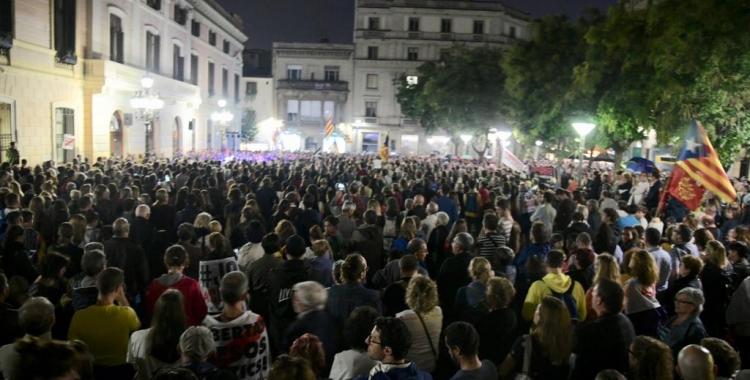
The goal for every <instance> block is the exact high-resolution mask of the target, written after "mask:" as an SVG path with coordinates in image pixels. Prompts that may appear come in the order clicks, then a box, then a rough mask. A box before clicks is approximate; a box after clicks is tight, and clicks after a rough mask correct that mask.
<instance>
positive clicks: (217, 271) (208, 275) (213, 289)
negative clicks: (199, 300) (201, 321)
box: [198, 257, 239, 314]
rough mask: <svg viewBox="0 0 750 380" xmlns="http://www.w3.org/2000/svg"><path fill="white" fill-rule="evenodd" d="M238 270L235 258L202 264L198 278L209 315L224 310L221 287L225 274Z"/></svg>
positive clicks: (202, 262) (203, 262)
mask: <svg viewBox="0 0 750 380" xmlns="http://www.w3.org/2000/svg"><path fill="white" fill-rule="evenodd" d="M236 270H239V266H238V265H237V259H236V258H234V257H228V258H226V259H221V260H210V261H201V262H200V267H199V271H198V277H199V278H200V283H201V291H202V292H203V299H204V300H205V301H206V306H208V313H209V314H218V313H221V311H222V310H223V309H224V303H223V302H222V301H221V292H220V291H219V285H221V279H222V278H223V277H224V275H225V274H227V273H229V272H233V271H236Z"/></svg>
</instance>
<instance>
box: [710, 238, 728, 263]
mask: <svg viewBox="0 0 750 380" xmlns="http://www.w3.org/2000/svg"><path fill="white" fill-rule="evenodd" d="M704 261H705V262H706V264H714V265H716V266H717V267H719V268H722V269H723V268H726V267H727V251H726V249H724V246H723V245H722V244H721V243H719V242H718V241H716V240H711V241H709V242H708V244H706V258H705V260H704Z"/></svg>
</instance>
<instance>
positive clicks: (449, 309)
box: [437, 252, 473, 324]
mask: <svg viewBox="0 0 750 380" xmlns="http://www.w3.org/2000/svg"><path fill="white" fill-rule="evenodd" d="M472 258H473V257H472V256H471V254H469V253H468V252H461V253H459V254H457V255H454V256H451V257H449V258H447V259H446V260H445V262H443V266H442V267H441V268H440V273H439V274H438V277H437V286H438V296H439V297H440V307H441V309H443V314H444V315H445V317H444V322H443V324H447V323H446V322H445V320H446V319H447V320H448V321H451V322H452V321H454V320H455V319H454V318H455V317H456V316H457V312H458V311H457V310H455V307H454V306H453V304H454V302H455V299H456V293H458V289H460V288H461V287H464V286H466V285H468V284H469V283H470V282H471V277H470V276H469V263H470V262H471V259H472Z"/></svg>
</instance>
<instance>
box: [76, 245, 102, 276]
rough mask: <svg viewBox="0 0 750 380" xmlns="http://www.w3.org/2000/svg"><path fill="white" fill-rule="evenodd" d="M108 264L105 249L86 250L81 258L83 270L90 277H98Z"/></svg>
mask: <svg viewBox="0 0 750 380" xmlns="http://www.w3.org/2000/svg"><path fill="white" fill-rule="evenodd" d="M106 265H107V256H105V255H104V250H99V249H92V250H89V251H86V253H84V254H83V257H82V258H81V270H82V272H83V274H85V275H86V276H89V277H96V275H97V274H99V273H100V272H101V271H103V270H104V267H105V266H106Z"/></svg>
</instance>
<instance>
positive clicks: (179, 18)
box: [174, 3, 188, 26]
mask: <svg viewBox="0 0 750 380" xmlns="http://www.w3.org/2000/svg"><path fill="white" fill-rule="evenodd" d="M187 16H188V12H187V9H185V8H182V7H180V6H179V5H177V3H175V4H174V21H175V22H176V23H178V24H180V25H183V26H184V25H185V24H187V18H188V17H187Z"/></svg>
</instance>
